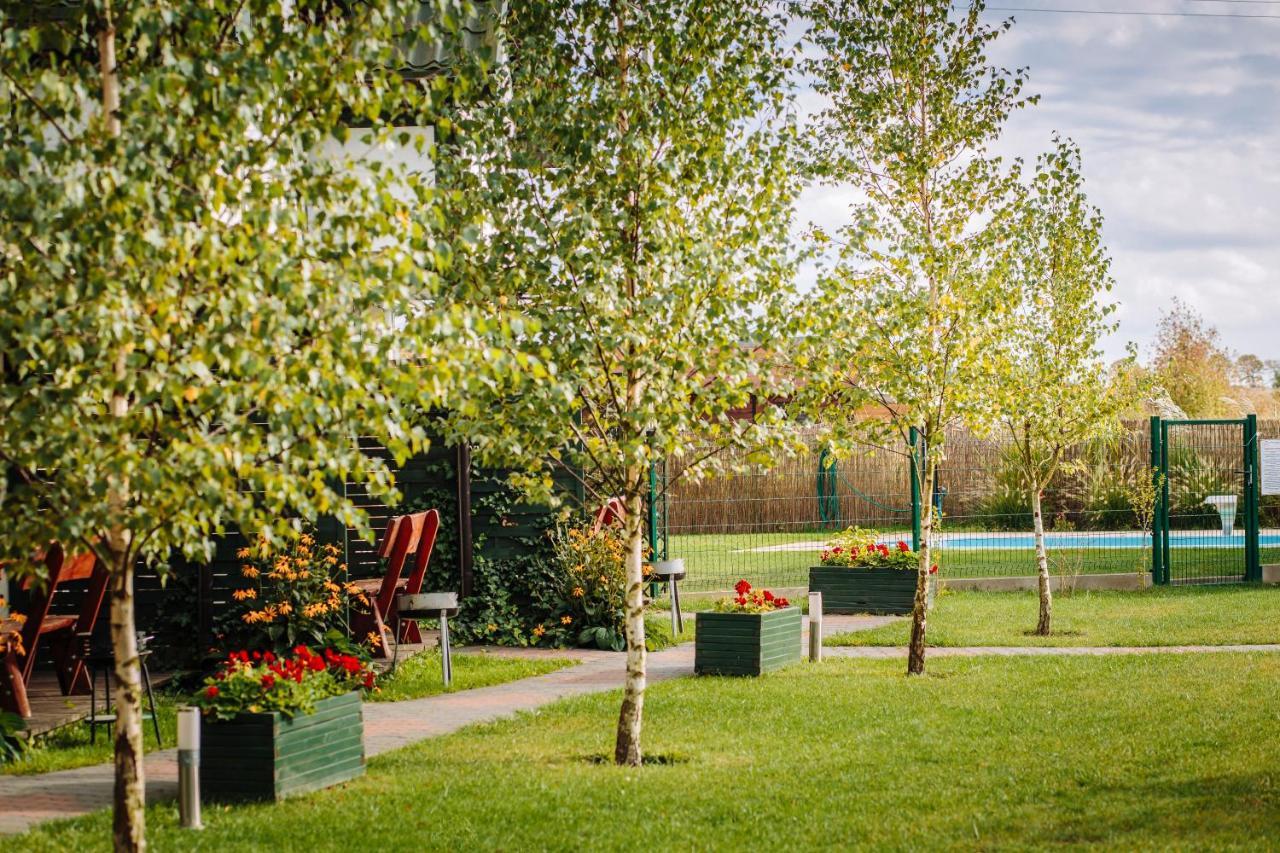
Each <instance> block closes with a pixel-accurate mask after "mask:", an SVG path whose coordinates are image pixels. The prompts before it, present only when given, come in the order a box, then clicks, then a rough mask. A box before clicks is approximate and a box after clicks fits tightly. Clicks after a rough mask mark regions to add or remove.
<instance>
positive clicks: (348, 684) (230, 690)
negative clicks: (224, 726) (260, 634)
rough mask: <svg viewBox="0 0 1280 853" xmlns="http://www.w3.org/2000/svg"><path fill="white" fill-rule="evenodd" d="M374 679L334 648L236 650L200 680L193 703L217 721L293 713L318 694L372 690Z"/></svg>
mask: <svg viewBox="0 0 1280 853" xmlns="http://www.w3.org/2000/svg"><path fill="white" fill-rule="evenodd" d="M375 678H376V673H375V672H374V671H373V669H372V668H371V667H370V666H369V665H368V664H366V663H365V662H364V661H362V660H360V659H359V658H358V657H356V656H355V655H349V654H343V653H342V652H337V651H334V650H333V649H325V650H324V651H323V652H322V653H318V654H317V653H316V652H313V651H311V649H309V648H307V647H306V646H301V645H300V646H297V647H295V648H294V649H293V650H292V653H291V654H289V655H287V656H283V657H278V656H277V655H276V654H275V653H274V652H271V651H263V652H253V653H250V652H247V651H239V652H232V653H231V654H230V655H228V656H227V659H226V661H225V662H224V663H223V664H222V666H221V668H219V670H218V671H217V672H215V673H214V674H213V675H211V676H210V677H209V678H207V679H205V682H204V686H203V687H202V688H201V690H200V692H199V693H197V694H196V696H195V699H194V702H195V704H196V705H197V706H199V707H200V708H201V709H202V710H203V711H204V713H205V714H206V715H208V716H210V717H213V718H215V719H218V720H229V719H231V718H232V717H235V716H236V715H237V714H243V713H250V714H257V713H269V712H271V711H279V712H280V713H282V714H285V715H286V716H290V717H292V716H294V715H295V714H310V713H312V712H313V711H315V706H316V703H317V702H319V701H320V700H321V699H327V698H329V697H330V696H341V695H342V694H343V693H350V692H351V691H352V690H360V689H363V690H372V689H373V687H374V681H375Z"/></svg>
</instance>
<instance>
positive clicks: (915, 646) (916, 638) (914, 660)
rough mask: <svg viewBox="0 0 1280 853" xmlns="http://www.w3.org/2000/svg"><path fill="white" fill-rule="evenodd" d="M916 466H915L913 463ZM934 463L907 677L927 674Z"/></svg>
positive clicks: (926, 495) (925, 489) (925, 495)
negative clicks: (927, 619) (925, 666)
mask: <svg viewBox="0 0 1280 853" xmlns="http://www.w3.org/2000/svg"><path fill="white" fill-rule="evenodd" d="M913 464H914V463H913ZM934 476H935V469H934V464H933V460H932V459H931V458H927V459H926V462H925V469H924V477H923V478H922V479H923V480H924V483H923V484H922V486H921V490H920V491H921V496H922V499H923V500H924V505H925V506H924V513H923V515H922V516H921V519H920V554H919V557H920V562H919V563H918V565H917V567H916V597H915V602H914V604H913V605H912V608H911V645H910V646H909V647H908V649H907V675H923V674H924V635H925V620H926V617H927V616H928V612H929V569H930V568H931V567H932V565H933V562H932V558H933V548H932V547H930V546H931V545H932V540H933V481H934Z"/></svg>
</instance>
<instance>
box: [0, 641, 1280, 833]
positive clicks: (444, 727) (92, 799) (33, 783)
mask: <svg viewBox="0 0 1280 853" xmlns="http://www.w3.org/2000/svg"><path fill="white" fill-rule="evenodd" d="M896 618H898V617H892V616H887V617H886V616H832V615H829V616H827V617H826V618H825V620H824V624H823V634H824V635H825V634H837V633H847V632H849V631H857V630H866V629H869V628H876V627H879V626H880V625H884V624H887V623H889V622H892V621H894V620H895V619H896ZM468 651H474V650H470V649H469V650H468ZM485 651H486V652H487V653H489V654H498V655H504V656H513V657H572V658H576V659H578V660H580V661H581V663H579V664H578V665H577V666H573V667H568V668H566V669H562V670H558V671H556V672H552V673H548V674H546V675H539V676H535V677H533V678H525V679H521V680H519V681H512V682H508V683H506V684H499V685H495V686H493V687H483V688H479V689H476V690H465V691H460V692H458V693H445V694H441V695H439V696H429V697H427V698H424V699H411V700H409V701H405V702H369V703H366V704H365V706H364V720H365V727H364V742H365V752H366V754H367V755H370V756H373V755H378V754H379V753H382V752H386V751H388V750H392V749H398V748H400V747H402V746H408V745H410V744H412V743H416V742H418V741H420V740H424V739H426V738H430V737H436V736H439V735H443V734H448V733H450V732H454V731H457V730H458V729H460V728H462V727H464V726H467V725H470V724H472V723H480V722H488V721H490V720H496V719H499V718H502V717H509V716H511V715H513V714H516V713H518V712H520V711H528V710H532V709H534V708H539V707H541V706H543V705H547V704H549V703H551V702H554V701H556V700H557V699H562V698H564V697H567V696H579V695H582V694H584V693H598V692H600V691H603V690H611V689H614V688H616V687H620V686H621V685H622V680H623V675H624V671H623V658H622V655H619V654H616V653H613V652H599V651H591V650H582V649H579V650H573V651H560V650H556V651H548V650H544V649H486V650H485ZM1253 651H1264V652H1280V645H1277V646H1160V647H1153V648H1126V647H1103V648H1098V647H1035V646H1026V647H1022V646H1019V647H1002V646H990V647H977V648H931V649H930V650H929V654H930V655H931V656H936V657H953V656H963V657H972V656H977V655H1109V654H1149V653H1192V652H1253ZM823 653H824V654H825V655H826V656H828V657H850V658H898V657H904V656H905V655H906V649H904V648H901V647H875V646H856V647H839V648H833V647H830V646H828V647H827V648H826V649H824V650H823ZM648 673H649V682H650V683H653V682H657V681H665V680H667V679H670V678H679V677H682V676H687V675H692V674H693V644H692V643H686V644H685V645H683V646H677V647H676V648H672V649H666V650H665V651H661V652H657V653H655V654H651V655H649V666H648ZM146 773H147V799H148V801H150V802H157V801H160V800H166V799H170V800H171V799H174V798H176V797H177V788H178V784H177V778H178V768H177V754H176V751H175V750H172V749H168V750H163V751H161V752H152V753H149V754H148V755H147V756H146ZM111 789H112V766H111V765H110V764H100V765H97V766H94V767H83V768H80V769H78V770H63V771H60V772H58V773H45V774H42V775H38V776H0V834H6V833H17V832H23V831H25V830H26V829H28V828H30V827H31V826H34V825H35V824H38V823H41V822H43V821H48V820H57V819H59V818H68V817H76V816H78V815H83V814H87V813H89V812H92V811H97V810H99V809H105V808H108V807H110V805H111Z"/></svg>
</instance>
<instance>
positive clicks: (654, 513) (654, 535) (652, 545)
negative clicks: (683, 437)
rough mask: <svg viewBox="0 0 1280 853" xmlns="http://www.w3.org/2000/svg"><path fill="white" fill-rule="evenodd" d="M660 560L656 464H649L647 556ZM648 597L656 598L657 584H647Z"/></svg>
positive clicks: (650, 558)
mask: <svg viewBox="0 0 1280 853" xmlns="http://www.w3.org/2000/svg"><path fill="white" fill-rule="evenodd" d="M658 559H661V558H660V557H659V556H658V463H656V462H650V463H649V554H648V562H651V563H652V562H653V561H655V560H658ZM649 597H650V598H657V597H658V584H657V583H651V584H649Z"/></svg>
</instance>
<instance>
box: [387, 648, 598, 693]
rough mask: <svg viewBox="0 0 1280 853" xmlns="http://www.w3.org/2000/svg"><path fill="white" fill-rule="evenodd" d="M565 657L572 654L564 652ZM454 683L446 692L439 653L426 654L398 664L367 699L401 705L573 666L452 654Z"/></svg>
mask: <svg viewBox="0 0 1280 853" xmlns="http://www.w3.org/2000/svg"><path fill="white" fill-rule="evenodd" d="M566 654H571V653H570V652H566ZM452 663H453V683H452V684H451V685H450V686H449V688H448V689H447V690H446V689H445V686H444V670H443V668H442V663H441V658H440V652H439V651H428V652H422V653H421V654H417V655H414V656H413V657H412V658H409V659H408V660H404V661H399V662H398V663H397V665H396V671H395V673H394V674H391V675H387V676H384V677H383V679H381V680H380V681H379V682H378V683H379V685H380V686H379V689H378V690H377V691H376V692H374V693H373V694H371V695H370V696H369V697H368V700H367V701H372V702H400V701H403V700H405V699H421V698H422V697H424V696H434V695H436V694H437V693H456V692H457V691H459V690H472V689H474V688H476V687H491V686H493V685H494V684H503V683H505V682H508V681H515V680H516V679H519V678H530V677H532V676H535V675H545V674H547V673H548V672H555V671H556V670H557V669H563V668H564V667H566V666H572V665H573V664H574V660H573V659H572V658H571V657H564V658H508V657H501V656H499V655H488V654H465V655H459V654H455V655H454V656H453V660H452Z"/></svg>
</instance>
